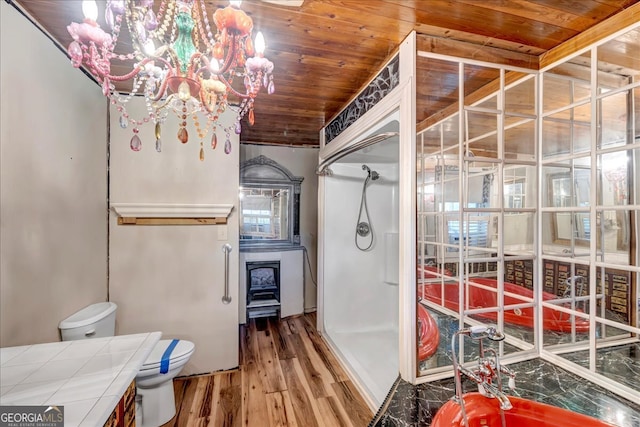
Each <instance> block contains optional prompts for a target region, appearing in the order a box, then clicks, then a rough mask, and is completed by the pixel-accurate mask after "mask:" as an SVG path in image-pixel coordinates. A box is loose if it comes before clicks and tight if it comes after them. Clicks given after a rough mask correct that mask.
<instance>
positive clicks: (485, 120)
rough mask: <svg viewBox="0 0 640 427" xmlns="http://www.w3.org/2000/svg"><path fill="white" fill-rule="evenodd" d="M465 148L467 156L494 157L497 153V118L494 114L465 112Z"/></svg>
mask: <svg viewBox="0 0 640 427" xmlns="http://www.w3.org/2000/svg"><path fill="white" fill-rule="evenodd" d="M466 118H467V128H466V132H467V134H466V138H465V140H466V141H468V143H467V144H466V146H467V147H468V149H469V150H471V151H472V153H470V154H469V155H475V156H483V157H496V156H497V153H498V133H497V129H498V116H497V115H496V114H488V113H480V112H477V111H467V112H466Z"/></svg>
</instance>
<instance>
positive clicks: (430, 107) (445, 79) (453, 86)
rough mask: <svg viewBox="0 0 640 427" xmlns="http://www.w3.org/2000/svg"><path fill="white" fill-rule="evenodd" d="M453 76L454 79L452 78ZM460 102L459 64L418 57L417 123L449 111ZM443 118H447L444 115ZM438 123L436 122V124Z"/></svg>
mask: <svg viewBox="0 0 640 427" xmlns="http://www.w3.org/2000/svg"><path fill="white" fill-rule="evenodd" d="M452 76H453V77H454V78H452ZM457 102H458V63H457V62H452V61H443V60H440V59H433V58H425V57H422V56H417V57H416V120H417V123H420V122H422V121H424V120H425V119H428V118H431V117H433V116H434V115H437V114H442V113H443V111H448V110H450V108H448V107H451V106H452V105H454V104H456V103H457ZM441 117H446V114H442V115H441ZM435 122H437V120H436V121H434V123H435Z"/></svg>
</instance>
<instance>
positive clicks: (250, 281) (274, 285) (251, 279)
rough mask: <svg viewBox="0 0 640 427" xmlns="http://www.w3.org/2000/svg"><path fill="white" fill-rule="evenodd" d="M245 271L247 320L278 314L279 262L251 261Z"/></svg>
mask: <svg viewBox="0 0 640 427" xmlns="http://www.w3.org/2000/svg"><path fill="white" fill-rule="evenodd" d="M246 269H247V318H249V319H251V318H256V317H267V316H277V315H279V313H280V261H251V262H247V263H246Z"/></svg>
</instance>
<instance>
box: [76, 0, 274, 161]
mask: <svg viewBox="0 0 640 427" xmlns="http://www.w3.org/2000/svg"><path fill="white" fill-rule="evenodd" d="M230 3H231V4H230V5H229V6H227V7H225V8H223V9H217V10H216V11H215V13H214V14H213V22H214V24H215V27H216V31H215V34H214V32H213V31H212V28H211V25H210V22H209V17H208V16H207V9H206V7H205V0H162V1H157V2H156V3H154V1H153V0H107V2H106V8H105V21H106V23H107V26H108V27H109V28H110V29H111V32H110V33H108V32H106V31H104V30H103V29H102V28H100V26H99V25H98V24H97V22H96V19H97V15H98V7H97V4H96V2H95V1H94V0H83V2H82V10H83V13H84V15H85V19H84V22H82V23H76V22H73V23H71V25H69V26H68V27H67V30H68V31H69V34H71V36H72V38H73V41H72V42H71V44H70V45H69V48H68V53H69V56H70V57H71V62H72V64H73V66H74V67H76V68H77V67H81V66H84V67H85V68H86V69H88V70H89V72H90V73H91V74H92V75H93V76H94V77H95V78H96V79H97V81H98V82H99V83H100V85H101V86H102V92H103V93H104V95H105V96H107V97H108V98H109V99H110V101H111V103H112V104H113V105H114V106H115V107H116V109H117V111H118V112H119V114H120V126H121V127H123V128H127V127H131V128H132V129H133V137H132V138H131V143H130V146H131V149H132V150H133V151H140V149H141V148H142V141H141V139H140V137H139V136H138V132H139V127H140V126H142V125H143V124H146V123H154V124H155V137H156V141H155V142H156V150H157V151H158V152H160V151H161V150H162V138H161V136H162V135H161V134H162V129H161V128H162V124H163V123H164V122H165V121H166V119H167V117H168V115H169V114H170V113H171V112H173V113H174V114H175V115H177V116H178V120H179V130H178V135H177V136H178V139H179V140H180V141H181V142H182V143H186V142H187V141H188V140H189V133H188V131H187V119H189V118H191V120H192V121H193V124H194V126H195V129H196V132H197V133H198V137H199V139H200V160H204V148H203V141H204V140H205V138H206V137H207V135H209V134H211V136H210V144H211V147H212V148H214V149H215V148H216V145H217V143H218V137H217V132H216V131H217V129H218V128H220V129H221V130H222V132H224V134H226V140H225V144H224V151H225V153H227V154H228V153H229V152H230V151H231V142H230V138H229V136H230V133H231V132H235V133H237V134H240V132H241V125H240V120H241V119H242V118H243V117H244V116H245V115H246V116H247V120H248V122H249V124H251V125H253V123H254V112H253V104H254V100H255V98H256V96H257V95H258V92H259V91H260V89H261V87H263V86H264V87H265V88H266V89H267V92H268V93H269V94H271V93H273V92H274V84H273V76H272V74H271V73H272V71H273V63H272V62H271V61H269V60H268V59H267V58H265V57H264V55H263V53H264V48H265V43H264V38H263V37H262V34H261V33H260V32H258V34H257V35H256V38H255V48H254V42H253V40H252V39H251V30H252V28H253V22H252V20H251V18H250V17H249V16H247V15H246V14H245V13H244V12H243V11H242V10H240V3H241V2H240V1H231V2H230ZM156 5H157V7H156ZM123 25H124V26H126V28H127V29H128V31H129V34H130V35H131V45H132V46H131V47H132V51H131V52H129V53H126V54H119V53H115V47H116V44H117V42H118V37H119V35H120V30H121V27H122V26H123ZM132 60H133V61H134V66H133V69H132V70H131V71H130V72H128V73H127V74H124V75H114V74H111V67H112V64H114V63H115V62H116V61H120V62H121V63H123V64H124V63H125V61H132ZM128 80H131V82H132V83H131V84H132V87H131V92H129V93H128V94H126V93H121V92H119V91H118V90H117V89H116V87H115V83H117V82H123V81H128ZM140 94H141V95H143V96H144V98H145V102H146V110H147V111H146V116H145V117H141V118H134V117H132V116H131V115H130V114H129V113H128V112H127V104H128V102H129V101H130V100H131V99H132V98H133V96H135V95H140ZM227 109H230V110H232V111H233V112H234V113H235V116H236V117H235V122H234V124H233V125H231V126H228V127H223V126H222V125H220V124H219V122H218V119H219V117H220V115H221V114H222V113H223V112H225V111H226V110H227Z"/></svg>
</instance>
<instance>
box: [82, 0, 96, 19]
mask: <svg viewBox="0 0 640 427" xmlns="http://www.w3.org/2000/svg"><path fill="white" fill-rule="evenodd" d="M82 13H84V18H85V19H89V20H91V21H96V20H97V19H98V5H97V4H96V2H95V0H83V1H82Z"/></svg>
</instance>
